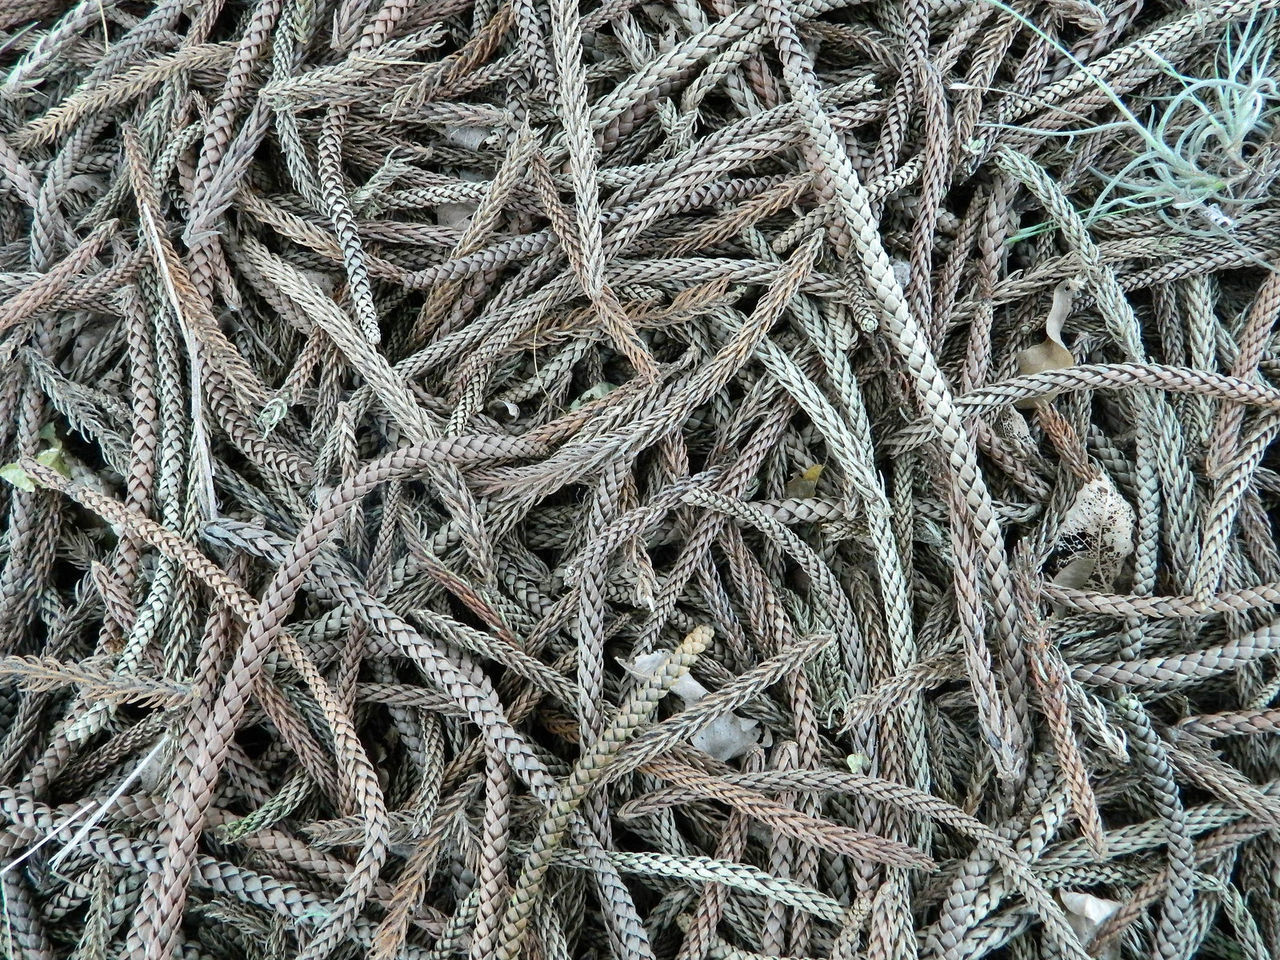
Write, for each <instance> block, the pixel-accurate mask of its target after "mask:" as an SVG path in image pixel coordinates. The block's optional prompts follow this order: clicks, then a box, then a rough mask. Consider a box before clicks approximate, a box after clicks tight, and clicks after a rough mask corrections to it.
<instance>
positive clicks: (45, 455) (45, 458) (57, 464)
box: [36, 444, 71, 479]
mask: <svg viewBox="0 0 1280 960" xmlns="http://www.w3.org/2000/svg"><path fill="white" fill-rule="evenodd" d="M36 463H39V464H41V465H42V466H46V467H48V468H49V469H50V470H56V471H57V472H58V473H60V474H62V475H63V476H64V477H66V478H67V479H71V469H70V468H69V467H68V466H67V460H66V458H65V457H64V456H63V455H62V444H57V445H56V446H52V447H46V448H45V449H44V450H41V451H40V452H39V453H37V454H36Z"/></svg>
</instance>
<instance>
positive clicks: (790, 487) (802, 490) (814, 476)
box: [783, 463, 823, 500]
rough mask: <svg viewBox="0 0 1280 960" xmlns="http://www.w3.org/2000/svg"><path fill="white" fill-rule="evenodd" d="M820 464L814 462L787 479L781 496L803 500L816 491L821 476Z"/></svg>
mask: <svg viewBox="0 0 1280 960" xmlns="http://www.w3.org/2000/svg"><path fill="white" fill-rule="evenodd" d="M822 469H823V467H822V464H820V463H816V464H814V465H813V466H811V467H808V468H806V469H805V470H804V471H802V472H801V473H798V474H796V475H795V476H794V477H792V478H791V479H790V480H788V481H787V486H786V488H785V489H784V490H783V496H785V497H787V498H788V499H796V500H803V499H807V498H808V497H812V496H813V495H814V494H815V493H817V492H818V480H819V478H821V476H822Z"/></svg>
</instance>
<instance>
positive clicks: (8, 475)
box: [0, 463, 36, 493]
mask: <svg viewBox="0 0 1280 960" xmlns="http://www.w3.org/2000/svg"><path fill="white" fill-rule="evenodd" d="M0 480H6V481H8V482H9V483H11V484H13V485H14V486H15V487H17V488H18V489H19V490H25V491H26V492H27V493H31V492H33V491H34V490H35V488H36V485H35V482H34V481H33V480H32V479H31V477H29V476H28V475H27V471H25V470H23V469H22V467H20V466H19V465H18V464H16V463H6V464H5V465H4V466H3V467H0Z"/></svg>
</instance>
